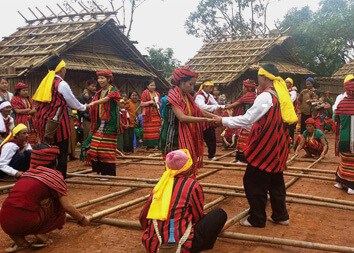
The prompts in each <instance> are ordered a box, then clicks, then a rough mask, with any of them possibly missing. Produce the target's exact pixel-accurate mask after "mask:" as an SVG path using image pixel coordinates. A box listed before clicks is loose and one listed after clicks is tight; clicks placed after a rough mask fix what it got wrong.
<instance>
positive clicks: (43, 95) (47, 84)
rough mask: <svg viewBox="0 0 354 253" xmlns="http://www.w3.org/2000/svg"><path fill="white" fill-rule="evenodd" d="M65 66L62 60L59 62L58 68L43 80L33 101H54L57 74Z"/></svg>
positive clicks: (49, 72)
mask: <svg viewBox="0 0 354 253" xmlns="http://www.w3.org/2000/svg"><path fill="white" fill-rule="evenodd" d="M65 66H66V63H65V61H63V60H62V61H61V62H59V64H58V66H56V68H55V70H49V71H48V74H47V75H46V76H45V77H44V78H43V80H42V82H41V84H40V85H39V86H38V89H37V91H36V93H35V94H34V96H33V100H36V101H38V102H44V103H48V102H50V101H52V86H53V80H54V77H55V73H57V72H59V71H60V70H61V69H62V68H64V67H65Z"/></svg>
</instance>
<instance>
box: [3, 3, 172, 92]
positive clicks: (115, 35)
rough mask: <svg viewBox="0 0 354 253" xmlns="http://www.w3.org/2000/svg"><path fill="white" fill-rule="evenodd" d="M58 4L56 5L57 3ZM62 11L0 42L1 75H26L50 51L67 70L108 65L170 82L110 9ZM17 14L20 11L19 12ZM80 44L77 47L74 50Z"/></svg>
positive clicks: (30, 23)
mask: <svg viewBox="0 0 354 253" xmlns="http://www.w3.org/2000/svg"><path fill="white" fill-rule="evenodd" d="M58 6H59V5H58ZM59 8H60V9H61V12H60V13H58V14H55V13H54V12H53V11H52V10H51V9H49V8H48V9H49V10H50V11H51V15H50V16H49V15H47V16H45V14H43V13H42V12H41V11H40V10H38V11H39V12H40V13H41V14H42V16H43V17H42V18H36V19H33V20H27V19H26V22H27V25H26V26H24V27H20V28H18V29H17V31H16V32H15V33H13V34H11V35H10V36H8V37H5V38H4V39H3V41H1V42H0V74H5V75H7V76H9V77H21V76H24V75H29V74H30V73H31V72H33V71H35V70H37V69H39V68H40V67H41V66H42V65H43V64H45V63H46V62H47V61H48V59H49V58H50V57H51V56H52V55H53V51H55V52H56V53H58V54H59V55H61V56H62V57H63V58H64V60H65V61H66V63H67V69H69V70H70V69H71V70H82V71H98V70H100V69H110V70H111V71H112V72H113V73H115V74H118V75H125V76H138V77H155V78H156V79H157V80H158V81H159V82H160V83H161V84H163V86H164V88H167V87H168V86H169V84H168V83H167V82H166V80H165V79H164V78H163V77H162V75H161V74H160V73H159V72H158V71H157V70H156V69H154V67H153V66H152V65H151V64H150V63H149V62H147V61H146V59H145V58H144V56H142V55H141V53H140V52H139V51H138V50H137V49H136V48H135V46H134V45H133V43H132V42H131V41H130V40H129V39H128V38H127V37H126V36H125V35H124V34H123V33H122V32H121V30H120V28H121V27H119V26H117V25H116V23H115V22H114V20H113V19H112V18H111V15H112V14H115V12H108V11H103V10H102V9H100V8H99V10H98V11H94V12H91V11H88V10H87V9H86V8H84V7H83V9H82V10H81V11H80V12H78V11H76V10H74V9H72V10H71V12H68V11H65V10H64V8H62V7H60V6H59ZM21 15H22V14H21ZM78 45H79V47H80V48H79V49H78V48H77V47H78Z"/></svg>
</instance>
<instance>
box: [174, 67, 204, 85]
mask: <svg viewBox="0 0 354 253" xmlns="http://www.w3.org/2000/svg"><path fill="white" fill-rule="evenodd" d="M186 77H197V78H198V77H199V75H198V74H197V73H195V72H194V71H193V70H191V69H190V68H188V67H187V66H183V67H182V68H175V70H174V71H173V73H172V77H171V83H172V84H174V85H178V84H179V82H180V81H181V79H182V78H186Z"/></svg>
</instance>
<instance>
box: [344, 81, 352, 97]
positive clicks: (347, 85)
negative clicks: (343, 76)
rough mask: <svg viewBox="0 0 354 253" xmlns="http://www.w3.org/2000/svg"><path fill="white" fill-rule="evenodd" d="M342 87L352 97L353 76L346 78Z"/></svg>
mask: <svg viewBox="0 0 354 253" xmlns="http://www.w3.org/2000/svg"><path fill="white" fill-rule="evenodd" d="M344 88H345V91H346V92H347V94H348V97H350V98H353V97H354V78H353V79H349V80H346V82H345V83H344Z"/></svg>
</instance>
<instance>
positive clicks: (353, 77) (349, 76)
mask: <svg viewBox="0 0 354 253" xmlns="http://www.w3.org/2000/svg"><path fill="white" fill-rule="evenodd" d="M352 79H354V75H352V74H350V75H347V76H346V77H345V78H344V82H343V83H346V82H348V81H349V80H352Z"/></svg>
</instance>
